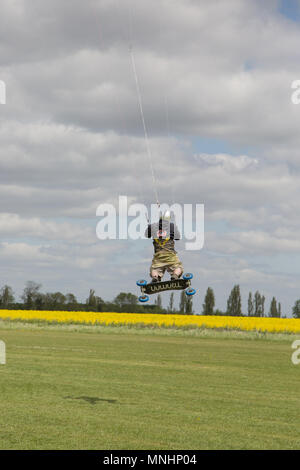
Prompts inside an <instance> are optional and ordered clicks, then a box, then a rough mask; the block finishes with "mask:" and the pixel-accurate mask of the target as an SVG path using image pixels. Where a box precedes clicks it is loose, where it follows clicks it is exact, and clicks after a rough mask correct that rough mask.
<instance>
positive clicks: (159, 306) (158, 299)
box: [155, 294, 162, 309]
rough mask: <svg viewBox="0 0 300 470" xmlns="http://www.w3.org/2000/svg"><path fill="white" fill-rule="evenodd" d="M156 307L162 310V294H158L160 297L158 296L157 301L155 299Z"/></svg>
mask: <svg viewBox="0 0 300 470" xmlns="http://www.w3.org/2000/svg"><path fill="white" fill-rule="evenodd" d="M155 305H156V306H157V307H158V308H159V309H161V308H162V300H161V295H160V294H158V296H157V297H156V299H155Z"/></svg>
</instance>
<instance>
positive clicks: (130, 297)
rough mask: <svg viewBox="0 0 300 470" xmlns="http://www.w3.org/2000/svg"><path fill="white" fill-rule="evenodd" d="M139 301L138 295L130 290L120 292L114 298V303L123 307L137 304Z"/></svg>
mask: <svg viewBox="0 0 300 470" xmlns="http://www.w3.org/2000/svg"><path fill="white" fill-rule="evenodd" d="M137 302H138V298H137V296H136V295H134V294H131V293H130V292H120V294H118V295H117V297H115V299H114V303H115V304H116V305H117V306H118V307H119V308H121V309H123V308H125V307H126V308H127V307H129V306H135V305H136V304H137Z"/></svg>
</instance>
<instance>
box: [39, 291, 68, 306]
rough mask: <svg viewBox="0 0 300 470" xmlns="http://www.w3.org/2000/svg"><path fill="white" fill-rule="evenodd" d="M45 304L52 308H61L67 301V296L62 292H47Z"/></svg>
mask: <svg viewBox="0 0 300 470" xmlns="http://www.w3.org/2000/svg"><path fill="white" fill-rule="evenodd" d="M44 302H45V306H46V307H47V308H49V309H51V310H60V309H61V308H63V306H64V305H65V303H66V297H65V295H64V294H62V293H61V292H47V294H46V295H45V297H44Z"/></svg>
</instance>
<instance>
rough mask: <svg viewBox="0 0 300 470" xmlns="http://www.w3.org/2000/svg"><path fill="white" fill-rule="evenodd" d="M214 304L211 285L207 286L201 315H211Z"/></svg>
mask: <svg viewBox="0 0 300 470" xmlns="http://www.w3.org/2000/svg"><path fill="white" fill-rule="evenodd" d="M214 306H215V294H214V291H213V290H212V288H211V287H208V288H207V291H206V295H205V298H204V304H203V306H202V307H203V312H202V313H203V315H213V314H214Z"/></svg>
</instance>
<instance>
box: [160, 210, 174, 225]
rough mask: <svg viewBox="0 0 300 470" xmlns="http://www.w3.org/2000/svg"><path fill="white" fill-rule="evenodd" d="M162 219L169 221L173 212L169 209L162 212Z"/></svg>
mask: <svg viewBox="0 0 300 470" xmlns="http://www.w3.org/2000/svg"><path fill="white" fill-rule="evenodd" d="M159 218H160V219H161V220H167V221H168V222H169V221H170V220H171V212H170V211H169V210H167V211H165V212H164V213H163V214H162V213H160V217H159Z"/></svg>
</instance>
